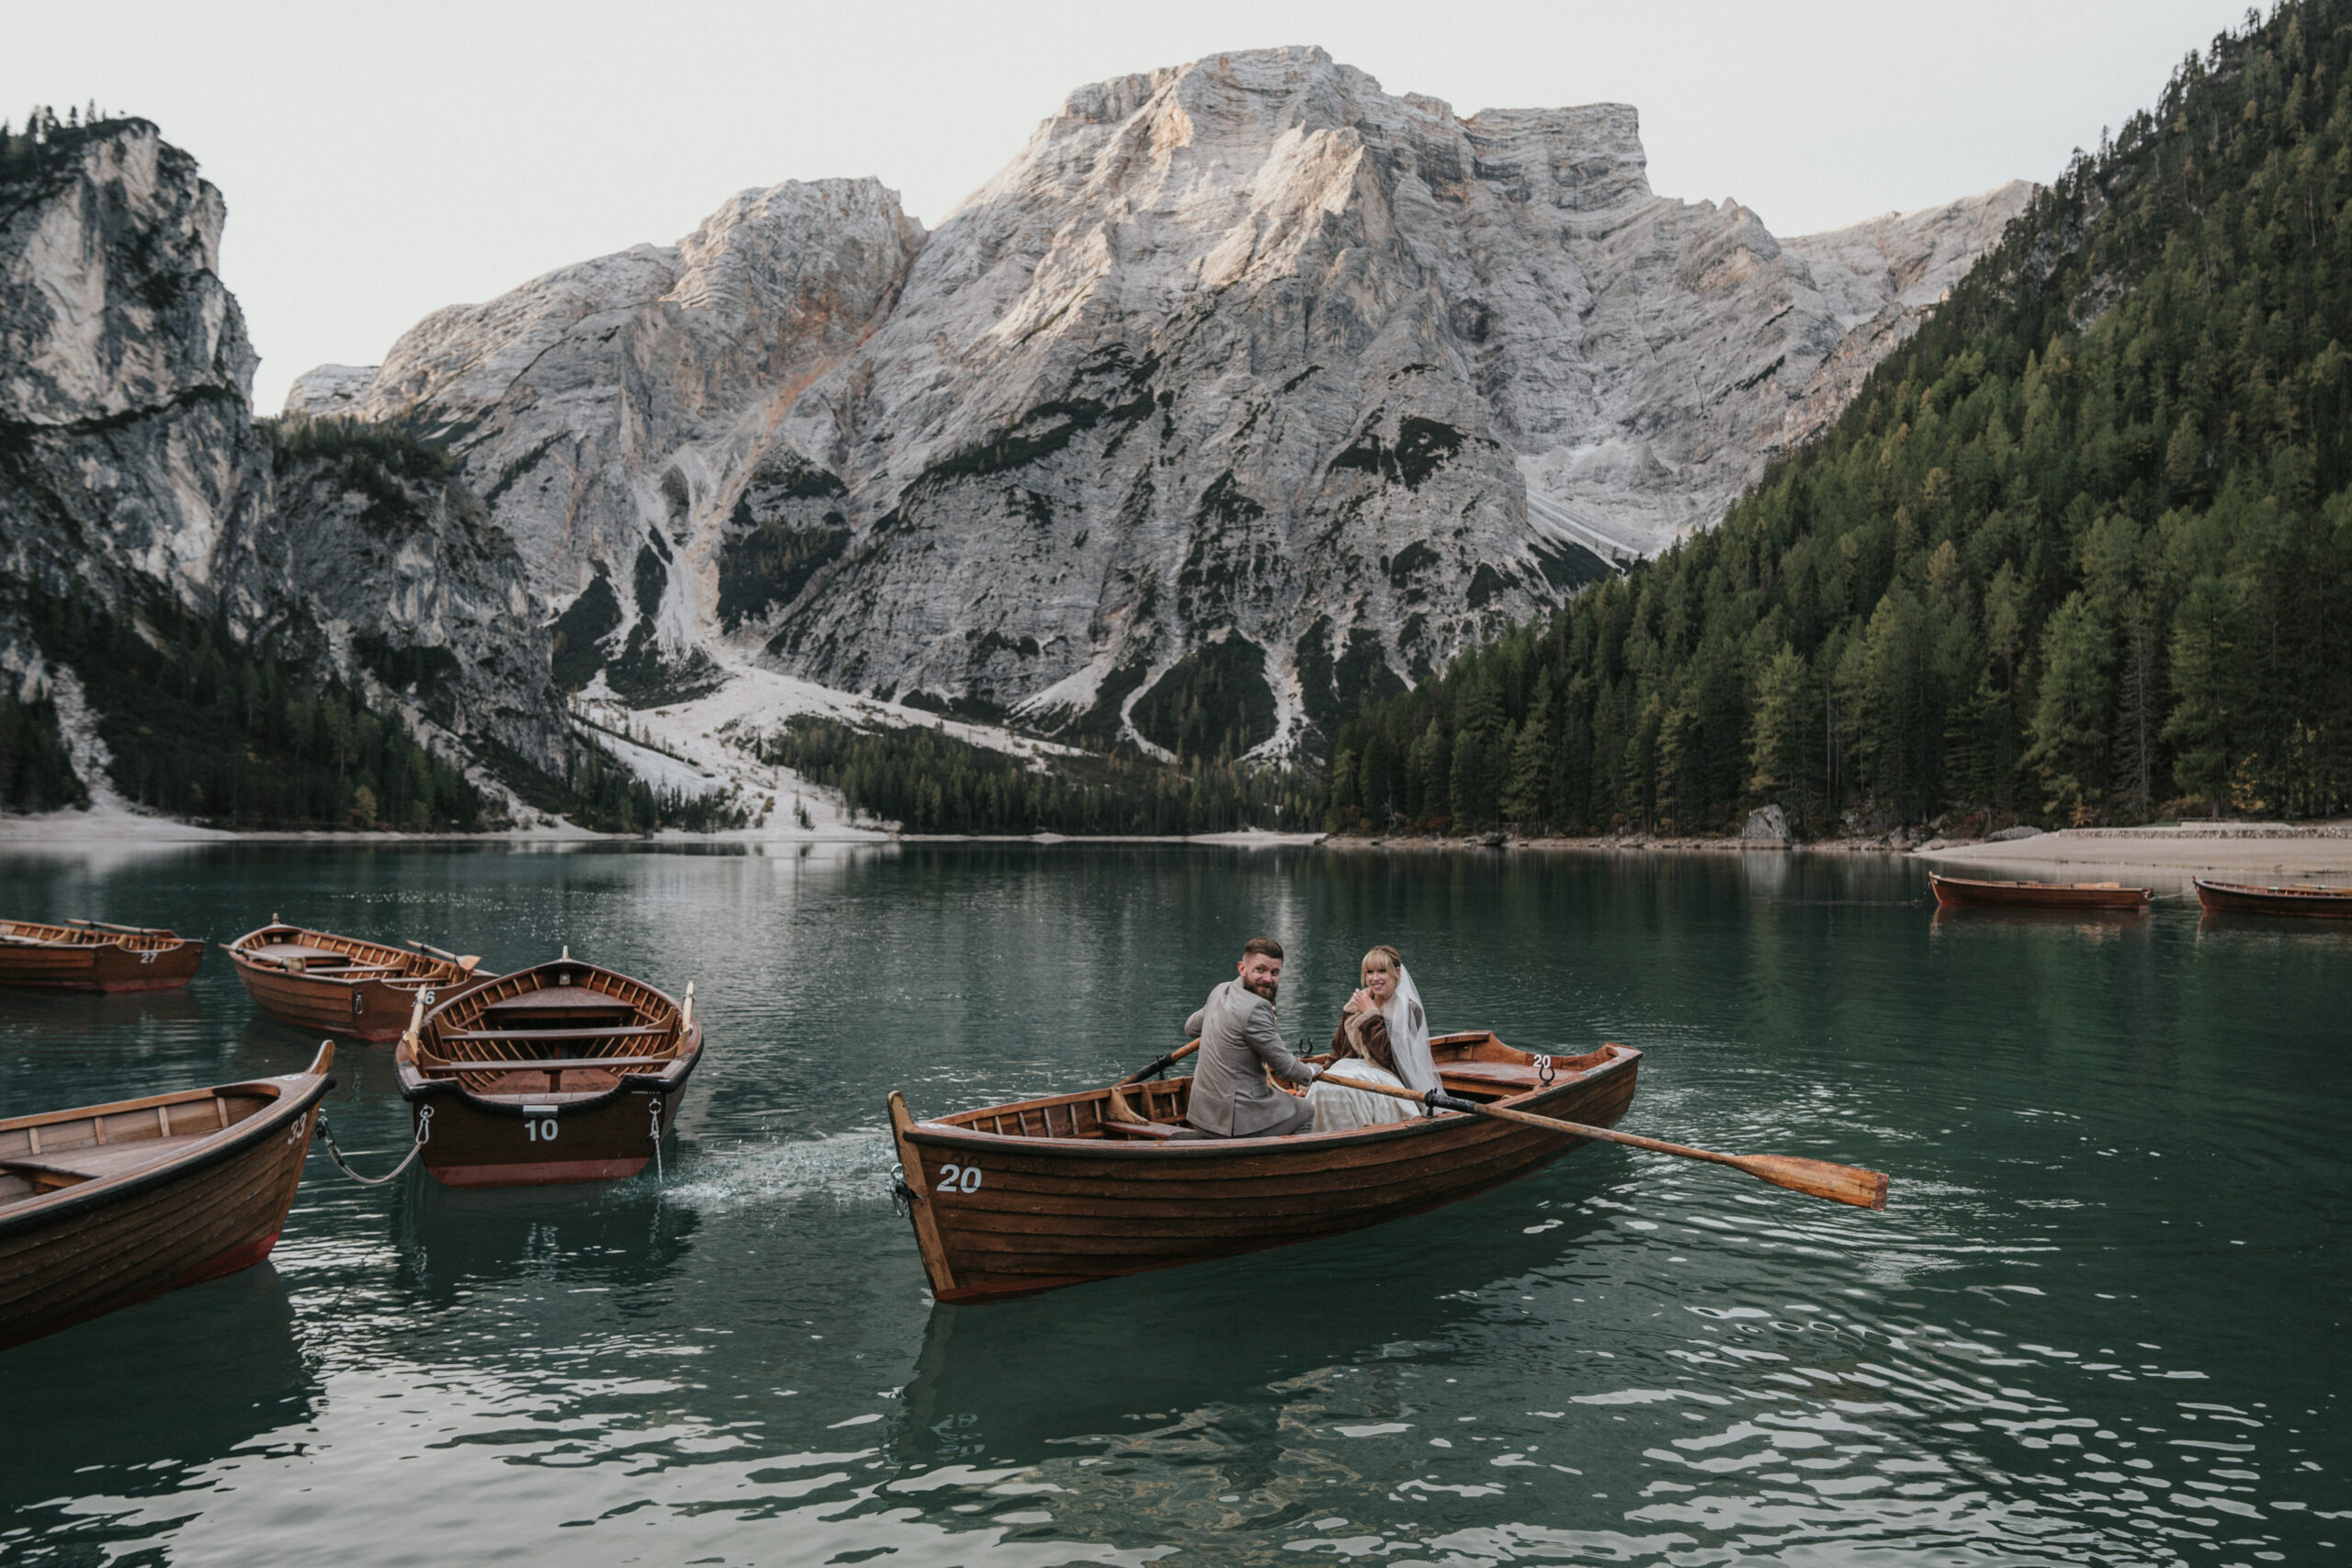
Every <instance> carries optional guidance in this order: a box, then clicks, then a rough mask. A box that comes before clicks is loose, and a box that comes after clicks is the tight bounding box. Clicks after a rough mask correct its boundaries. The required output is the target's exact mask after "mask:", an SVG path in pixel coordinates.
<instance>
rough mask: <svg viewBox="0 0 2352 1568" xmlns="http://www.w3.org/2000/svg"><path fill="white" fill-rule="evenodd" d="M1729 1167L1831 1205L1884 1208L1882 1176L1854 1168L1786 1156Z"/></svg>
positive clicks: (1739, 1160)
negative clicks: (1828, 1202) (1844, 1204)
mask: <svg viewBox="0 0 2352 1568" xmlns="http://www.w3.org/2000/svg"><path fill="white" fill-rule="evenodd" d="M1731 1163H1732V1164H1733V1165H1736V1166H1737V1167H1738V1168H1740V1169H1742V1170H1744V1171H1746V1172H1747V1174H1748V1175H1750V1176H1752V1177H1755V1178H1756V1179H1758V1180H1759V1181H1769V1182H1770V1183H1771V1184H1772V1185H1773V1186H1775V1187H1785V1188H1787V1189H1788V1190H1790V1191H1792V1192H1803V1193H1805V1194H1807V1195H1809V1196H1811V1197H1815V1198H1826V1199H1828V1200H1829V1201H1831V1202H1833V1203H1851V1204H1852V1205H1853V1206H1854V1207H1855V1208H1857V1209H1883V1208H1885V1207H1886V1172H1884V1171H1883V1170H1864V1169H1863V1168H1861V1167H1860V1166H1858V1165H1833V1164H1831V1163H1830V1162H1829V1161H1827V1160H1826V1159H1797V1158H1794V1157H1793V1156H1788V1155H1740V1156H1736V1157H1735V1158H1734V1159H1733V1160H1732V1161H1731Z"/></svg>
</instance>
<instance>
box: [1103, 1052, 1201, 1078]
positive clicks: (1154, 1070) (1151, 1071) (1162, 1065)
mask: <svg viewBox="0 0 2352 1568" xmlns="http://www.w3.org/2000/svg"><path fill="white" fill-rule="evenodd" d="M1200 1048H1201V1043H1200V1042H1199V1041H1197V1040H1195V1041H1193V1042H1192V1043H1189V1044H1184V1045H1179V1046H1177V1047H1176V1049H1174V1050H1173V1051H1170V1052H1169V1053H1168V1055H1165V1056H1162V1057H1160V1058H1159V1060H1158V1061H1156V1062H1148V1063H1146V1064H1145V1065H1144V1066H1140V1067H1137V1068H1136V1070H1135V1071H1134V1072H1132V1073H1129V1074H1128V1075H1127V1076H1126V1077H1123V1078H1121V1079H1120V1080H1119V1082H1118V1084H1114V1085H1112V1086H1111V1087H1113V1088H1114V1089H1116V1088H1118V1087H1119V1086H1120V1085H1121V1084H1131V1083H1141V1082H1143V1080H1144V1079H1146V1078H1156V1077H1159V1075H1160V1074H1162V1073H1164V1072H1166V1071H1167V1070H1168V1069H1169V1068H1170V1067H1172V1066H1175V1065H1176V1064H1177V1063H1179V1062H1181V1061H1182V1060H1183V1059H1184V1058H1185V1057H1187V1056H1189V1055H1192V1054H1193V1052H1195V1051H1197V1050H1199V1049H1200Z"/></svg>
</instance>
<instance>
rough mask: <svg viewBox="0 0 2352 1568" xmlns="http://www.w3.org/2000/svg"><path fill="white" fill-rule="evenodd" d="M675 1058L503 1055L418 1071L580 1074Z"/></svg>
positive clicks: (434, 1065)
mask: <svg viewBox="0 0 2352 1568" xmlns="http://www.w3.org/2000/svg"><path fill="white" fill-rule="evenodd" d="M677 1060H678V1058H677V1057H675V1056H500V1057H497V1058H495V1059H494V1060H492V1061H487V1062H420V1063H419V1064H417V1070H418V1071H420V1072H423V1073H424V1074H426V1075H428V1076H431V1077H449V1076H451V1075H452V1074H456V1073H580V1072H586V1071H588V1070H590V1069H591V1068H594V1069H595V1070H597V1071H601V1072H619V1071H621V1070H623V1069H637V1068H643V1067H666V1066H671V1065H672V1064H673V1063H674V1062H676V1061H677Z"/></svg>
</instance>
